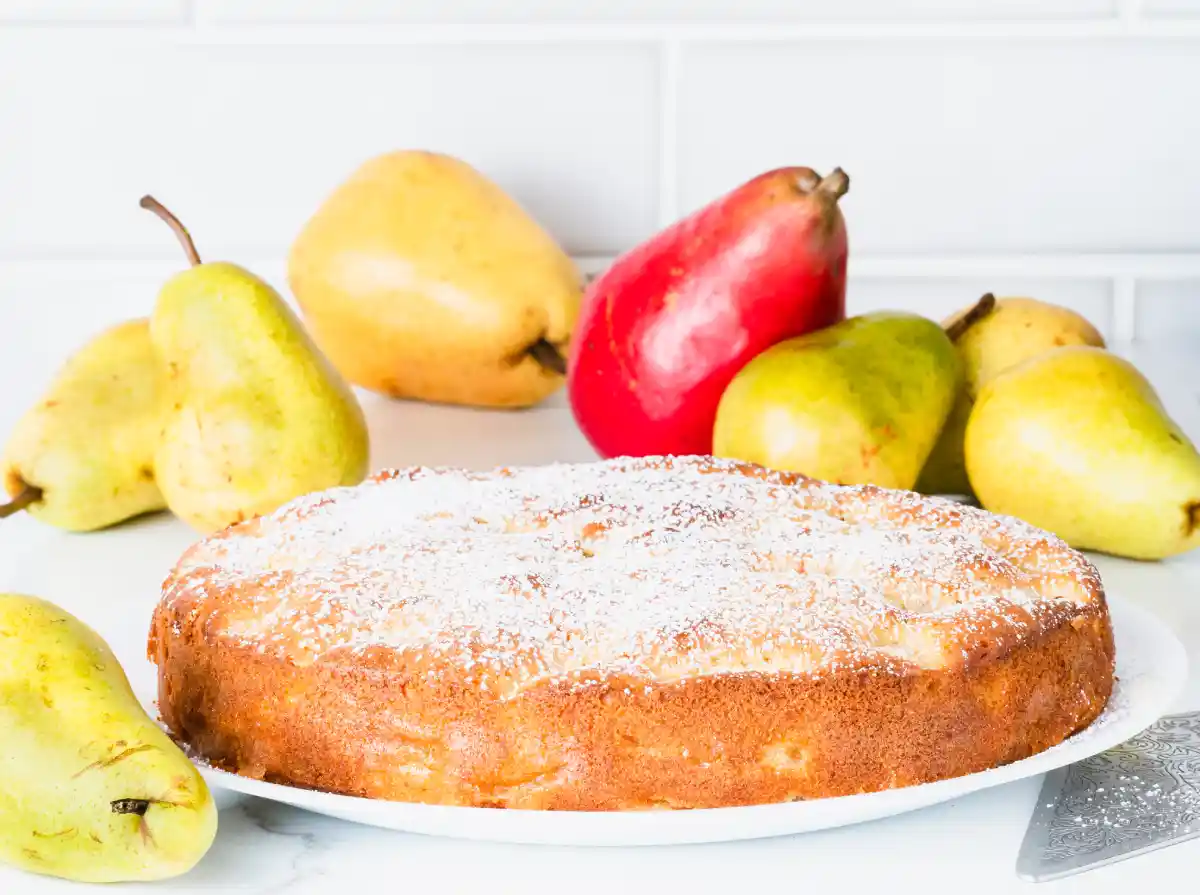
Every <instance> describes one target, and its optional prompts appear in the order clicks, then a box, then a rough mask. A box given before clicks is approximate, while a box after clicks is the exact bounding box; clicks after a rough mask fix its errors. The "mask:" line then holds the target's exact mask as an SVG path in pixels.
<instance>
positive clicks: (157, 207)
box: [138, 196, 200, 267]
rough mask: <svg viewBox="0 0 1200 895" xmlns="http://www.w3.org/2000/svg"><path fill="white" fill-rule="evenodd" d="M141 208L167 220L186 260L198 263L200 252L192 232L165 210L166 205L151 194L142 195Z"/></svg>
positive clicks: (194, 265) (193, 264)
mask: <svg viewBox="0 0 1200 895" xmlns="http://www.w3.org/2000/svg"><path fill="white" fill-rule="evenodd" d="M138 205H140V206H142V208H145V209H147V210H148V211H152V212H154V213H155V214H156V215H158V216H159V217H160V218H162V219H163V220H164V221H166V222H167V226H168V227H170V228H171V229H172V230H174V231H175V236H176V237H177V238H178V239H179V244H180V245H181V246H183V252H184V254H185V255H187V259H188V261H189V262H190V263H191V265H192V267H196V266H197V265H199V264H200V253H199V252H197V251H196V243H194V242H193V241H192V234H190V233H188V231H187V227H185V226H183V222H182V221H180V220H179V218H177V217H175V215H173V214H171V212H170V211H168V210H167V207H166V206H165V205H163V204H162V203H161V202H159V201H158V200H157V199H155V198H154V197H153V196H142V201H140V202H139V203H138Z"/></svg>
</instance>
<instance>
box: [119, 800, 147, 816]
mask: <svg viewBox="0 0 1200 895" xmlns="http://www.w3.org/2000/svg"><path fill="white" fill-rule="evenodd" d="M149 810H150V800H149V799H117V800H116V801H115V802H113V803H112V813H113V814H136V815H137V816H138V817H145V816H146V812H147V811H149Z"/></svg>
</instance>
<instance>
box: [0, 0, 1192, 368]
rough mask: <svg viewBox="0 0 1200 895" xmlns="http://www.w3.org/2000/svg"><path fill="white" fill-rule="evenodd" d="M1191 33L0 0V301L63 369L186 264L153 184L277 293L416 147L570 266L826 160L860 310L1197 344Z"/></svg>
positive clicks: (1000, 20)
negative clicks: (330, 204) (51, 316)
mask: <svg viewBox="0 0 1200 895" xmlns="http://www.w3.org/2000/svg"><path fill="white" fill-rule="evenodd" d="M1198 23H1200V0H980V2H974V3H960V2H956V0H842V2H839V3H831V2H827V0H741V2H734V0H691V2H688V0H572V2H561V0H512V2H510V3H504V4H498V3H492V2H490V0H441V2H435V0H411V2H407V3H385V2H382V0H340V2H334V0H258V2H255V3H239V2H234V0H190V2H189V0H97V2H94V3H85V2H83V0H37V2H34V0H0V146H2V147H3V150H2V151H0V207H3V209H4V214H2V215H0V277H4V278H6V280H5V282H2V283H0V304H3V306H4V308H5V320H6V322H8V323H9V325H10V326H14V327H19V328H21V329H24V328H25V327H28V328H29V329H30V331H31V332H34V331H36V336H35V337H36V338H37V339H44V340H49V341H47V343H46V350H47V356H48V357H56V358H57V357H60V355H61V351H62V350H64V344H63V340H66V339H68V338H69V337H70V336H71V335H72V334H73V333H75V330H76V329H77V328H79V327H82V326H84V325H85V324H87V325H98V324H100V323H101V322H103V321H106V320H111V319H116V317H118V316H120V315H123V314H125V313H126V312H127V311H129V310H130V308H131V307H133V305H131V304H130V302H133V303H134V305H138V306H140V304H139V303H140V302H141V301H142V298H143V293H145V291H146V288H147V286H148V284H157V283H158V282H159V281H160V280H161V272H162V270H170V269H173V265H175V264H177V263H178V260H179V259H178V250H177V248H176V246H175V244H174V242H173V241H172V239H171V237H170V235H169V234H168V233H167V232H166V231H165V229H164V228H163V227H162V225H161V223H159V222H158V221H156V220H155V219H154V218H152V217H151V216H150V215H148V214H147V213H146V212H144V211H142V210H140V209H139V208H138V207H137V200H138V198H139V197H140V196H141V195H142V194H143V193H144V192H153V193H154V194H155V195H157V196H158V197H159V198H160V199H162V200H163V201H164V202H166V203H167V204H168V205H169V206H170V207H172V208H173V209H174V210H176V211H177V212H178V213H179V214H180V215H181V216H182V217H183V218H184V219H185V221H186V222H187V224H188V225H189V226H190V228H191V229H192V230H193V232H194V234H195V236H196V239H197V242H198V243H199V246H200V249H201V251H202V253H203V254H204V255H205V256H206V257H210V258H214V257H224V258H230V259H233V260H238V261H248V260H253V259H264V258H265V259H268V260H267V261H266V262H265V263H266V265H267V266H268V267H269V268H270V269H271V270H275V271H276V272H277V273H278V274H279V277H280V278H281V277H282V273H281V271H282V258H283V254H284V252H285V251H286V249H287V247H288V245H289V244H290V243H291V240H292V239H293V238H294V235H295V233H296V232H297V230H298V229H299V227H300V226H301V225H302V224H303V222H304V221H305V220H306V219H307V217H308V216H309V215H310V214H311V213H312V211H313V210H314V209H315V208H316V206H317V205H318V204H319V203H320V201H321V199H322V198H323V197H324V196H325V195H326V194H327V193H328V191H329V190H330V189H332V188H333V187H334V186H335V185H336V184H337V183H338V182H339V181H340V180H341V179H342V178H344V177H345V176H347V175H348V174H349V173H350V171H351V170H352V169H353V168H354V167H355V166H356V165H357V164H358V163H359V162H360V161H361V160H363V159H365V158H367V157H369V156H371V155H374V154H376V153H378V152H384V151H387V150H390V149H395V148H402V147H419V148H429V149H436V150H441V151H445V152H449V153H452V154H455V155H459V156H461V157H462V158H464V159H466V160H467V161H469V162H471V163H473V164H475V165H477V166H478V167H479V168H480V169H481V170H483V171H484V172H485V173H487V174H488V175H490V176H492V177H493V178H495V179H496V180H497V182H499V183H500V185H501V186H502V187H504V188H505V189H507V190H508V191H509V192H511V193H512V194H513V195H514V196H515V197H516V198H517V199H518V200H519V201H521V202H522V203H523V204H524V205H525V206H526V207H527V208H528V209H529V210H530V211H531V213H532V214H534V216H535V217H537V218H538V219H539V220H541V221H542V222H543V223H544V224H545V225H546V226H547V228H548V229H550V230H551V231H552V232H553V233H554V234H555V235H556V236H557V237H558V238H559V239H560V241H561V242H562V243H563V244H564V245H565V246H566V247H567V248H568V249H569V250H570V251H572V252H574V253H575V254H576V255H579V256H586V257H584V258H583V260H584V261H585V262H586V263H587V264H588V265H589V266H594V265H596V264H602V263H603V258H604V257H605V256H611V255H612V254H614V253H619V252H621V251H624V250H625V249H627V248H629V247H631V246H633V245H634V244H636V243H637V242H639V241H640V240H641V239H642V238H644V237H646V236H648V235H649V234H650V233H651V232H652V231H653V230H654V229H655V228H656V227H657V226H659V225H660V224H661V223H663V222H665V221H668V220H670V219H672V218H673V217H674V216H675V215H676V214H679V213H683V212H686V211H688V210H690V209H692V208H695V207H697V206H698V205H700V204H703V203H704V202H706V201H708V200H709V199H711V198H713V197H714V196H716V195H718V194H720V193H723V192H725V191H727V190H729V189H731V188H733V187H735V186H736V185H737V184H739V183H741V182H742V181H744V180H746V179H748V178H749V177H751V176H753V175H755V174H757V173H759V172H761V171H763V170H765V169H767V168H769V167H772V166H775V165H781V164H807V165H811V166H814V167H817V168H820V169H822V170H828V169H829V168H831V167H832V166H834V165H841V166H843V167H844V168H845V169H846V170H847V171H849V172H850V176H851V180H852V185H851V190H850V193H849V195H848V196H846V197H845V199H844V200H843V209H844V211H845V213H846V215H847V219H848V222H849V227H850V242H851V268H850V270H851V279H850V289H849V300H850V309H851V312H852V313H857V312H860V311H863V310H870V309H873V308H879V307H910V308H912V309H914V310H918V311H920V312H921V313H926V314H928V315H930V316H933V317H938V318H940V317H941V316H944V315H945V314H946V313H948V312H950V311H951V310H953V309H954V308H956V307H959V306H961V305H962V304H965V303H968V302H970V301H971V300H973V299H974V298H975V297H977V295H978V294H980V293H982V292H983V291H986V290H989V289H990V290H992V291H996V292H997V293H1008V294H1014V293H1024V294H1031V295H1035V296H1038V297H1043V298H1046V299H1047V300H1050V301H1057V302H1060V303H1063V304H1067V305H1069V306H1071V307H1075V308H1077V309H1078V310H1080V311H1081V312H1082V313H1084V314H1085V315H1086V316H1088V317H1089V319H1092V320H1093V322H1095V323H1096V324H1097V325H1098V326H1100V327H1101V329H1103V330H1104V331H1105V332H1106V333H1108V334H1110V335H1113V336H1115V337H1116V338H1118V339H1120V338H1125V337H1128V336H1131V335H1133V334H1135V333H1136V334H1137V336H1138V337H1139V338H1143V339H1150V340H1156V341H1157V340H1166V339H1170V340H1173V341H1180V340H1183V341H1185V342H1187V343H1189V344H1195V343H1196V341H1197V340H1200V227H1198V226H1197V221H1198V220H1200V153H1197V152H1195V151H1194V147H1195V146H1197V145H1200V117H1198V116H1196V115H1194V114H1191V110H1192V109H1195V108H1197V107H1200V25H1198ZM341 25H345V26H349V27H345V28H342V27H338V26H341ZM60 26H61V27H60ZM144 26H145V27H144ZM259 26H262V27H259ZM425 26H433V27H425ZM547 26H550V27H547ZM908 26H913V27H908ZM153 259H161V261H155V260H153ZM30 263H32V265H33V267H32V268H31V267H30ZM254 263H255V264H259V265H260V266H261V263H262V262H260V261H254ZM147 264H148V265H149V267H147ZM164 265H165V266H164ZM31 269H37V270H39V271H41V272H42V273H41V274H40V275H39V276H41V279H39V280H38V281H37V282H36V283H30V282H28V280H29V277H28V271H29V270H31ZM147 269H149V270H152V271H154V272H153V273H150V274H147V273H146V271H147ZM113 270H118V271H123V272H122V273H120V274H115V275H113V276H110V275H109V274H110V273H111V271H113ZM14 271H17V272H18V273H14ZM20 271H25V274H20V273H19V272H20ZM46 271H55V272H58V271H61V272H62V274H61V275H57V273H56V275H55V276H45V273H46ZM132 271H136V273H131V272H132ZM991 274H996V275H995V276H993V275H991ZM13 277H15V280H13V279H12V278H13ZM97 277H99V279H98V280H97ZM139 284H140V285H139ZM135 296H136V298H135ZM46 308H54V309H55V310H54V313H55V314H56V315H59V314H61V315H63V317H64V319H66V318H67V317H69V320H68V322H67V324H66V325H65V326H62V327H57V326H56V327H45V326H42V327H41V328H40V329H39V328H38V325H37V320H38V319H43V320H44V319H45V318H44V316H43V315H44V314H45V313H46V311H45V309H46ZM76 311H78V312H79V313H76ZM33 378H34V379H36V378H37V377H33Z"/></svg>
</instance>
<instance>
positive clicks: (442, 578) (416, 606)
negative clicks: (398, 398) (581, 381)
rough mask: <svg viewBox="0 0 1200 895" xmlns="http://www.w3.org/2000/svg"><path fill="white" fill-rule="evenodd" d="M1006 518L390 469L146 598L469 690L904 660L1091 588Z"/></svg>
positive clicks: (583, 470)
mask: <svg viewBox="0 0 1200 895" xmlns="http://www.w3.org/2000/svg"><path fill="white" fill-rule="evenodd" d="M1100 594H1101V591H1100V584H1099V578H1098V576H1097V575H1096V572H1095V569H1094V568H1093V567H1092V566H1091V565H1090V564H1089V563H1088V562H1087V561H1086V559H1084V558H1083V556H1082V555H1081V554H1078V553H1077V552H1075V551H1072V550H1070V549H1069V548H1068V547H1067V546H1066V545H1065V544H1063V543H1062V542H1061V541H1059V540H1058V539H1056V538H1054V537H1053V536H1051V535H1048V534H1046V533H1045V532H1042V531H1040V530H1037V529H1034V528H1032V527H1030V526H1028V525H1026V524H1024V523H1022V522H1019V521H1017V520H1015V519H1010V518H1007V517H1000V516H995V515H992V514H988V513H985V512H983V511H980V510H975V509H973V508H970V507H963V506H959V505H957V504H954V503H952V502H949V501H943V500H935V499H930V498H923V497H919V496H917V495H915V494H912V493H909V492H899V491H885V490H883V489H878V488H873V487H869V486H868V487H839V486H833V485H828V484H824V483H818V482H815V481H810V480H806V479H803V478H802V477H799V476H794V475H786V474H780V473H768V472H766V471H764V470H761V469H759V468H758V467H752V466H747V465H745V464H738V463H734V462H731V461H720V460H713V459H711V458H695V457H691V458H641V459H637V460H631V459H628V458H626V459H620V460H611V461H603V462H596V463H584V464H553V465H548V466H539V467H526V468H516V469H504V470H496V471H493V472H490V473H475V472H466V471H462V470H450V469H432V468H416V469H407V470H399V471H389V472H386V473H381V474H380V475H378V476H376V477H374V478H373V479H372V480H371V481H369V482H368V483H365V484H364V485H362V486H359V487H356V488H343V489H334V490H332V491H328V492H324V493H321V494H316V495H310V496H308V497H305V498H302V499H300V500H297V501H295V502H293V503H291V504H289V505H288V506H286V507H284V508H282V509H281V510H280V511H278V512H276V513H275V514H272V515H271V516H268V517H265V518H263V519H260V520H254V521H252V522H250V523H247V524H246V525H243V526H239V527H236V528H234V529H232V530H231V531H229V532H226V533H223V534H222V535H219V536H215V537H212V538H209V539H207V540H205V541H203V542H201V544H199V545H197V547H196V548H193V550H191V551H189V553H188V554H187V555H186V556H185V557H184V559H183V560H182V561H181V563H180V565H179V566H178V567H177V569H176V570H175V572H174V573H173V574H172V576H171V577H170V578H169V579H168V581H167V582H166V584H165V586H164V601H165V602H166V603H167V604H168V605H170V604H172V603H173V602H175V603H179V604H181V605H182V604H185V603H186V604H187V608H188V609H190V611H191V613H192V615H193V617H195V616H199V615H203V614H204V612H205V607H206V606H212V605H215V604H216V603H217V602H218V601H219V602H220V605H221V607H222V610H221V616H220V618H219V619H216V620H215V621H214V622H213V623H214V624H216V625H217V628H218V630H219V632H220V634H221V636H225V637H232V638H236V639H238V640H240V641H242V642H244V643H247V644H251V645H253V646H254V647H256V648H258V649H262V650H266V651H269V650H277V651H279V652H280V653H283V654H287V655H288V656H289V657H291V658H292V659H293V660H295V661H298V662H304V663H307V662H319V661H324V660H332V658H333V657H335V656H337V655H344V654H345V652H346V651H363V650H368V649H372V648H385V649H388V650H391V651H394V652H396V653H398V654H404V655H410V656H413V657H416V658H422V657H423V658H424V659H428V660H430V661H429V662H428V664H429V666H430V667H435V666H437V665H438V664H442V665H444V664H445V663H446V662H452V663H455V664H456V665H458V666H460V667H461V668H463V669H465V670H466V671H467V673H468V678H469V679H470V680H471V681H473V682H474V683H475V684H476V685H477V686H479V687H480V688H482V689H485V690H486V689H494V690H495V691H496V692H497V693H498V694H499V695H502V696H503V695H509V694H511V693H513V692H517V691H519V690H520V689H521V688H523V687H524V686H527V685H529V684H530V683H532V682H536V681H541V680H545V679H547V678H553V679H567V680H573V679H574V680H578V679H583V678H586V677H587V676H588V675H589V674H605V673H611V672H613V671H620V672H623V673H629V674H633V675H638V674H643V675H653V676H654V677H655V678H656V679H659V680H662V679H671V678H680V677H688V676H695V675H700V674H716V673H722V672H724V671H730V670H738V671H798V672H814V671H819V670H822V669H826V668H833V667H838V666H841V665H862V664H869V665H872V666H875V667H879V668H885V669H894V670H902V669H904V668H911V667H912V666H914V665H916V666H920V667H923V668H938V667H944V666H946V665H949V664H953V663H955V662H962V661H967V660H969V659H970V657H971V655H972V651H976V650H979V649H1003V648H1004V646H1005V645H1006V644H1011V643H1013V642H1015V641H1016V640H1019V639H1020V638H1021V637H1022V636H1023V635H1024V633H1025V632H1027V631H1028V630H1029V629H1030V628H1031V626H1033V625H1036V624H1041V623H1043V622H1044V620H1045V619H1046V618H1047V617H1049V616H1053V615H1054V614H1055V613H1061V612H1069V611H1077V610H1078V607H1079V606H1081V605H1083V604H1086V603H1088V602H1091V601H1093V600H1095V599H1098V598H1099V595H1100Z"/></svg>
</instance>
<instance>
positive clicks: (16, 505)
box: [0, 482, 42, 519]
mask: <svg viewBox="0 0 1200 895" xmlns="http://www.w3.org/2000/svg"><path fill="white" fill-rule="evenodd" d="M41 499H42V489H41V488H39V487H38V486H37V485H30V484H29V483H28V482H25V483H23V487H22V488H21V490H20V491H18V492H17V496H16V497H14V498H13V499H12V500H10V501H9V502H8V503H6V504H0V519H7V518H8V517H9V516H13V515H16V514H17V513H19V512H21V510H23V509H25V508H27V507H29V506H31V505H32V504H35V503H37V502H38V501H39V500H41Z"/></svg>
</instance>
